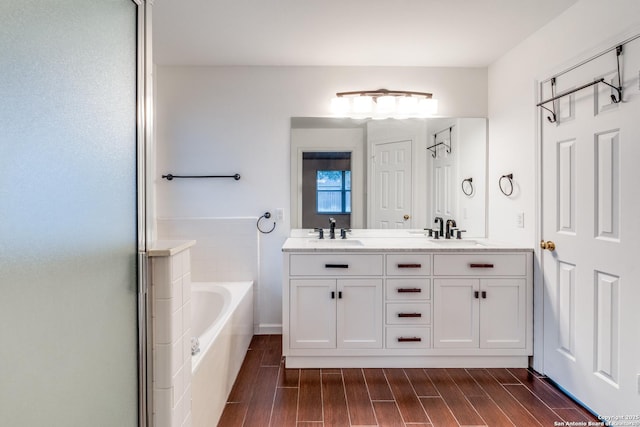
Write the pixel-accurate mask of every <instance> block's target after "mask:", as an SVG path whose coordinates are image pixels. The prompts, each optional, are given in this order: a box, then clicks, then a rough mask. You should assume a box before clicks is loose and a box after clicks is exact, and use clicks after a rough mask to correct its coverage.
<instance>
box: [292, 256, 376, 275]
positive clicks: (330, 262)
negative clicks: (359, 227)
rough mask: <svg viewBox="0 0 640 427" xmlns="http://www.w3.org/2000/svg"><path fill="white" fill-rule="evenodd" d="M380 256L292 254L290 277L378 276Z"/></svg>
mask: <svg viewBox="0 0 640 427" xmlns="http://www.w3.org/2000/svg"><path fill="white" fill-rule="evenodd" d="M382 262H383V261H382V255H360V254H344V253H341V254H329V253H324V254H294V255H291V258H290V265H289V274H290V275H291V276H380V275H382Z"/></svg>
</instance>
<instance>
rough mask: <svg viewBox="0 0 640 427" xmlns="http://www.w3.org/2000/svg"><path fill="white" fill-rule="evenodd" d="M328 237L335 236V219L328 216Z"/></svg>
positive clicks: (332, 237) (333, 237)
mask: <svg viewBox="0 0 640 427" xmlns="http://www.w3.org/2000/svg"><path fill="white" fill-rule="evenodd" d="M329 238H330V239H335V238H336V220H335V219H333V218H329Z"/></svg>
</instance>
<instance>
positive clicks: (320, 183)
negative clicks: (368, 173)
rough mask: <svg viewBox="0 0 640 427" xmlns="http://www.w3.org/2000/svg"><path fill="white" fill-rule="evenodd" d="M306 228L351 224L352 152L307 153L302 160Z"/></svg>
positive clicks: (303, 214)
mask: <svg viewBox="0 0 640 427" xmlns="http://www.w3.org/2000/svg"><path fill="white" fill-rule="evenodd" d="M302 187H303V191H302V194H303V201H302V224H303V227H304V228H315V227H324V228H326V227H327V224H328V223H329V218H330V217H332V218H335V220H336V226H337V227H340V228H350V227H351V153H350V152H335V151H330V152H305V153H304V154H303V161H302Z"/></svg>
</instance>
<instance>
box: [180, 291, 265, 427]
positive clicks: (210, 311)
mask: <svg viewBox="0 0 640 427" xmlns="http://www.w3.org/2000/svg"><path fill="white" fill-rule="evenodd" d="M191 334H192V336H194V337H196V338H198V341H199V347H200V351H199V352H198V353H197V354H195V355H193V356H192V360H191V363H192V369H191V373H192V380H191V396H192V397H191V399H192V400H191V411H192V416H193V418H192V419H193V426H194V427H208V426H215V425H217V423H218V420H219V419H220V416H221V415H222V411H223V410H224V406H225V403H226V401H227V397H228V395H229V392H230V391H231V387H233V383H234V381H235V379H236V376H237V375H238V371H239V370H240V366H241V365H242V361H243V360H244V356H245V354H246V352H247V349H248V348H249V343H250V342H251V337H252V336H253V282H194V283H192V285H191Z"/></svg>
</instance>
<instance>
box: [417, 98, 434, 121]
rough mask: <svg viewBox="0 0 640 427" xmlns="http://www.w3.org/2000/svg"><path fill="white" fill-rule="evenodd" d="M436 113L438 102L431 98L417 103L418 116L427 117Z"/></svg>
mask: <svg viewBox="0 0 640 427" xmlns="http://www.w3.org/2000/svg"><path fill="white" fill-rule="evenodd" d="M437 113H438V100H437V99H433V98H425V99H421V100H420V102H419V103H418V115H419V116H420V117H429V116H433V115H434V114H437Z"/></svg>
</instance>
